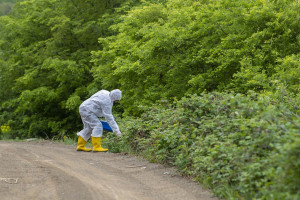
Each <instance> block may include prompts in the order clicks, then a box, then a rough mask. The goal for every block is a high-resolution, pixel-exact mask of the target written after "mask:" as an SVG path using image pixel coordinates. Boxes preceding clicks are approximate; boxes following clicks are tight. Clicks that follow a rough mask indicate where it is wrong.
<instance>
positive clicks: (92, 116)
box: [77, 89, 122, 152]
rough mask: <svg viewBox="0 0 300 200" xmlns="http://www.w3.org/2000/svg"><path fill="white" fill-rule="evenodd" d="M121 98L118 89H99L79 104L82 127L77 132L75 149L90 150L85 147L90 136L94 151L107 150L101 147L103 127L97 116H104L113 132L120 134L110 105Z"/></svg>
mask: <svg viewBox="0 0 300 200" xmlns="http://www.w3.org/2000/svg"><path fill="white" fill-rule="evenodd" d="M121 98H122V92H121V91H120V90H119V89H116V90H112V91H111V92H109V91H107V90H100V91H99V92H97V93H96V94H94V95H93V96H91V97H90V98H89V99H87V100H85V101H84V102H83V103H82V104H81V105H80V107H79V113H80V116H81V119H82V122H83V125H84V128H83V130H81V131H80V132H79V133H77V135H78V145H77V151H91V149H88V148H86V147H85V144H86V142H87V141H88V139H89V138H90V137H91V136H92V144H93V151H94V152H99V151H108V149H104V148H102V147H101V137H102V134H103V127H102V124H101V122H100V120H99V117H105V119H106V121H107V123H108V124H109V125H110V127H111V128H112V130H113V132H114V133H116V134H117V135H118V136H120V135H121V132H120V129H119V126H118V124H117V123H116V121H115V119H114V117H113V115H112V106H113V103H114V102H116V101H119V100H120V99H121Z"/></svg>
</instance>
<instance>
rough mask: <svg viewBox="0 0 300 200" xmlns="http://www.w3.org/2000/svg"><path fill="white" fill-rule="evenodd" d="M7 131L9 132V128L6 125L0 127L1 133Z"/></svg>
mask: <svg viewBox="0 0 300 200" xmlns="http://www.w3.org/2000/svg"><path fill="white" fill-rule="evenodd" d="M8 131H10V126H7V125H2V126H1V132H2V133H5V132H8Z"/></svg>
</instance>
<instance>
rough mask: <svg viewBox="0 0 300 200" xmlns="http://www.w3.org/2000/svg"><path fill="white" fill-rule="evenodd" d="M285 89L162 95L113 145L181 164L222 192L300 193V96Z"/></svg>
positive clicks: (252, 195)
mask: <svg viewBox="0 0 300 200" xmlns="http://www.w3.org/2000/svg"><path fill="white" fill-rule="evenodd" d="M280 96H282V93H280V92H278V93H275V94H272V93H270V94H267V93H266V94H257V93H254V92H251V93H249V94H248V95H242V94H234V93H229V94H225V93H216V92H215V93H203V94H201V95H200V96H196V95H192V96H189V97H184V98H182V99H181V100H180V101H178V102H177V103H175V104H171V105H169V103H168V102H161V103H160V104H157V105H156V106H151V107H149V108H147V107H146V108H144V109H146V110H145V113H144V114H143V115H142V117H141V118H138V119H135V118H127V119H126V120H123V122H122V125H121V126H122V130H123V133H125V134H124V136H123V137H122V138H121V139H119V140H118V141H116V140H113V144H114V146H118V147H119V150H121V151H126V148H122V145H121V144H122V143H126V144H130V146H131V148H132V149H133V150H134V151H136V152H137V153H139V154H142V155H144V156H146V157H147V158H148V159H150V160H152V161H154V162H163V163H168V164H172V165H175V166H177V167H178V168H179V169H180V170H181V171H182V172H183V173H184V174H187V175H189V176H192V177H194V178H195V179H197V180H199V181H200V182H204V183H206V184H207V185H209V186H210V187H211V188H212V189H213V191H214V192H215V193H216V194H217V195H218V196H220V197H225V198H233V199H296V198H297V197H299V195H300V193H299V191H300V190H299V189H300V188H299V185H300V184H299V181H300V177H299V169H300V168H299V167H300V163H299V161H300V160H299V144H300V143H299V138H300V135H299V132H300V104H299V103H300V102H299V99H297V98H295V99H291V98H283V99H282V98H279V97H280ZM290 105H292V106H290ZM291 108H292V109H293V110H291ZM295 108H296V109H295ZM108 139H110V138H108ZM116 142H117V144H116ZM123 146H124V145H123ZM120 147H121V148H120Z"/></svg>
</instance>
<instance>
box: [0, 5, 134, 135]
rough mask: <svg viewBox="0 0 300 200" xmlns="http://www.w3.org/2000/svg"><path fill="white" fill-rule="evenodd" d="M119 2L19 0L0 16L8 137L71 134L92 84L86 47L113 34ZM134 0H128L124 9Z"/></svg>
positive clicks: (0, 79) (0, 87)
mask: <svg viewBox="0 0 300 200" xmlns="http://www.w3.org/2000/svg"><path fill="white" fill-rule="evenodd" d="M121 3H122V1H120V0H114V1H111V0H110V1H108V0H107V1H96V0H93V1H78V0H72V1H69V0H63V1H57V0H37V1H29V0H24V1H21V2H18V3H16V4H15V6H14V8H13V10H12V12H11V13H10V14H9V15H7V16H2V17H0V72H1V75H0V83H1V84H0V93H1V95H0V105H1V108H0V109H1V111H2V112H1V114H0V115H1V118H0V119H1V120H0V124H6V123H7V122H8V121H9V124H10V125H11V127H12V134H11V137H12V138H14V137H36V136H39V137H45V138H52V137H60V136H59V135H61V134H62V133H63V135H69V136H70V137H73V133H74V131H76V130H78V129H80V128H81V126H82V124H81V120H80V118H79V115H78V107H79V105H80V103H81V102H82V101H83V100H85V99H86V98H88V97H89V96H90V95H91V91H97V90H99V89H102V85H101V84H98V83H93V82H92V81H93V77H92V75H91V72H90V69H91V67H92V63H91V62H90V60H91V57H90V56H91V54H90V51H92V50H98V49H99V47H98V43H97V40H98V37H106V36H109V35H111V34H114V32H111V31H109V30H108V28H109V26H110V25H112V24H113V23H114V21H116V20H117V19H118V18H117V17H116V16H118V15H117V14H115V11H114V9H117V8H118V7H120V6H121ZM133 3H135V1H127V2H126V4H125V8H122V9H121V8H120V9H119V11H118V12H117V13H119V14H120V13H122V12H124V10H126V9H127V8H126V6H130V5H131V4H133Z"/></svg>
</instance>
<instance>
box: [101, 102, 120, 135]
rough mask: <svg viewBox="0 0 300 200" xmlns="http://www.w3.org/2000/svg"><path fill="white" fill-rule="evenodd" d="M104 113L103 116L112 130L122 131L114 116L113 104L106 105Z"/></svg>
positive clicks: (103, 109)
mask: <svg viewBox="0 0 300 200" xmlns="http://www.w3.org/2000/svg"><path fill="white" fill-rule="evenodd" d="M102 111H103V115H104V117H105V119H106V121H107V123H108V124H109V126H110V127H111V128H112V130H113V131H114V132H116V131H120V129H119V126H118V124H117V122H116V121H115V118H114V116H113V115H112V104H111V103H109V104H105V105H104V106H103V108H102Z"/></svg>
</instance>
